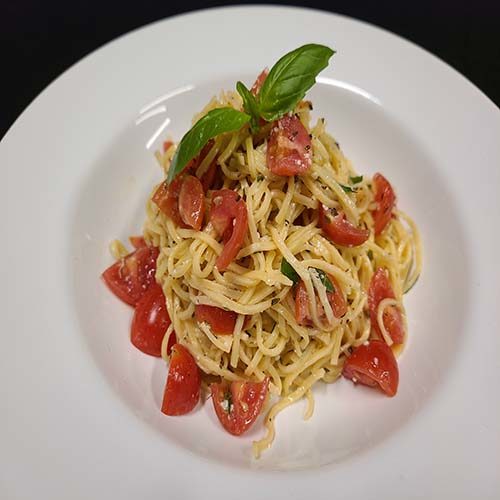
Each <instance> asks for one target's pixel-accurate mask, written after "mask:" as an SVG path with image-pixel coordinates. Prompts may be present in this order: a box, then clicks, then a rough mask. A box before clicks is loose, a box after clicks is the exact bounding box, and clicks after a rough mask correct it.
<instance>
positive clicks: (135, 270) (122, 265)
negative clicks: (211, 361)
mask: <svg viewBox="0 0 500 500" xmlns="http://www.w3.org/2000/svg"><path fill="white" fill-rule="evenodd" d="M158 254H159V251H158V248H156V247H142V248H138V249H137V250H135V251H134V252H132V253H130V254H128V255H127V256H126V257H124V258H123V259H120V260H119V261H117V262H115V263H114V264H113V265H112V266H110V267H108V269H106V270H105V271H104V272H103V273H102V278H103V279H104V282H105V283H106V285H108V287H109V289H110V290H111V291H112V292H113V293H114V294H115V295H116V296H117V297H118V298H119V299H121V300H123V302H125V303H126V304H130V305H131V306H135V305H137V303H138V302H139V300H140V299H141V298H142V297H143V296H144V294H145V293H146V292H147V290H148V289H149V287H150V286H151V285H152V284H153V283H155V272H156V259H157V258H158Z"/></svg>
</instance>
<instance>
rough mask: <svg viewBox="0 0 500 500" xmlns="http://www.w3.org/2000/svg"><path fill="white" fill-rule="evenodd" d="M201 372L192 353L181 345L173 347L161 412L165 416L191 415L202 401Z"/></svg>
mask: <svg viewBox="0 0 500 500" xmlns="http://www.w3.org/2000/svg"><path fill="white" fill-rule="evenodd" d="M200 387H201V376H200V370H199V369H198V366H197V365H196V362H195V360H194V358H193V356H192V355H191V353H190V352H189V351H188V350H187V349H186V348H185V347H184V346H183V345H181V344H175V345H174V346H173V347H172V355H171V357H170V367H169V369H168V376H167V383H166V385H165V393H164V395H163V403H162V405H161V411H162V412H163V413H165V415H184V414H185V413H189V412H190V411H191V410H192V409H193V408H194V407H195V406H196V404H197V403H198V400H199V399H200Z"/></svg>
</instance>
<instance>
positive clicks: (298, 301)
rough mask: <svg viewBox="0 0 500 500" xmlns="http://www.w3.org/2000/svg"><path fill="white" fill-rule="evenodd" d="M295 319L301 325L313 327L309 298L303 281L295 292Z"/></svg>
mask: <svg viewBox="0 0 500 500" xmlns="http://www.w3.org/2000/svg"><path fill="white" fill-rule="evenodd" d="M295 319H296V320H297V323H298V324H299V325H302V326H310V325H311V316H310V315H309V297H308V294H307V290H306V285H305V283H304V282H303V281H302V280H300V282H299V284H298V285H297V288H296V290H295Z"/></svg>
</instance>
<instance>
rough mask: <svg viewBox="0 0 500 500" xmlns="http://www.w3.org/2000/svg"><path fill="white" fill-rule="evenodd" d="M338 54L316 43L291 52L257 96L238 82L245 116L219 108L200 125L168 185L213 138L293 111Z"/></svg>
mask: <svg viewBox="0 0 500 500" xmlns="http://www.w3.org/2000/svg"><path fill="white" fill-rule="evenodd" d="M334 53H335V52H334V51H333V50H332V49H330V48H329V47H325V46H324V45H317V44H314V43H311V44H308V45H303V46H302V47H299V48H298V49H295V50H293V51H292V52H289V53H288V54H286V55H284V56H283V57H282V58H281V59H280V60H279V61H278V62H277V63H276V64H275V65H274V66H273V67H272V68H271V71H270V72H269V74H268V75H267V78H266V80H265V81H264V84H263V85H262V88H261V89H260V92H259V94H258V96H257V97H255V96H254V95H253V94H252V93H251V92H250V91H249V90H248V89H247V88H246V87H245V85H243V83H241V82H238V83H237V84H236V90H237V91H238V93H239V94H240V95H241V97H242V99H243V109H244V110H245V113H243V112H241V111H238V110H236V109H233V108H217V109H213V110H212V111H209V112H208V113H207V114H206V115H205V116H204V117H203V118H201V119H200V120H199V121H198V122H196V123H195V125H194V126H193V127H192V128H191V130H189V131H188V132H187V133H186V134H185V135H184V137H183V138H182V140H181V142H180V143H179V146H178V148H177V151H176V152H175V155H174V157H173V159H172V163H171V164H170V168H169V170H168V175H167V184H170V183H171V182H172V181H173V180H174V179H175V177H176V176H177V175H179V174H180V173H181V172H182V170H183V169H184V167H185V166H186V165H187V164H188V163H189V161H191V160H192V159H193V158H194V157H195V156H196V155H197V154H198V153H199V152H200V151H201V150H202V148H203V146H204V145H205V144H206V143H207V142H208V141H209V140H210V139H213V138H214V137H216V136H218V135H220V134H223V133H225V132H234V131H236V130H239V129H240V128H241V127H242V126H243V125H245V124H246V123H248V122H250V126H251V128H252V131H254V132H255V131H256V130H258V128H259V120H260V118H264V120H266V121H273V120H277V119H278V118H280V117H282V116H283V115H285V114H286V113H288V112H290V111H292V110H293V109H294V108H295V106H296V105H297V103H298V102H299V101H300V100H301V99H302V98H303V97H304V95H305V94H306V92H307V91H308V90H309V89H310V88H311V87H312V86H313V85H314V83H315V81H316V76H317V75H318V74H319V73H320V72H321V71H322V70H323V69H325V68H326V67H327V66H328V61H329V59H330V57H332V55H333V54H334Z"/></svg>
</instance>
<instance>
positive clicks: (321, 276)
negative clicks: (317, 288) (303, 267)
mask: <svg viewBox="0 0 500 500" xmlns="http://www.w3.org/2000/svg"><path fill="white" fill-rule="evenodd" d="M315 270H316V272H317V273H318V277H319V279H320V280H321V283H323V285H325V288H326V291H327V292H335V288H334V287H333V284H332V282H331V281H330V278H329V277H328V276H327V275H326V273H325V272H324V271H322V270H321V269H316V268H315Z"/></svg>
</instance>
